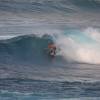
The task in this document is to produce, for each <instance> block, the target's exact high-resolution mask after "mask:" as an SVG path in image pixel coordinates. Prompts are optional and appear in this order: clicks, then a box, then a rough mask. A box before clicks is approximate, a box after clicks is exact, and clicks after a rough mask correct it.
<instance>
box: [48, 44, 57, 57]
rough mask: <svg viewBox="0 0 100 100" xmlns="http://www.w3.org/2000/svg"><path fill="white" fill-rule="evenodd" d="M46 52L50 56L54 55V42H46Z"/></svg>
mask: <svg viewBox="0 0 100 100" xmlns="http://www.w3.org/2000/svg"><path fill="white" fill-rule="evenodd" d="M48 54H49V55H50V56H52V57H54V56H55V55H56V46H55V45H54V43H49V44H48Z"/></svg>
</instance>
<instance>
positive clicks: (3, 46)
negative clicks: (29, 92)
mask: <svg viewBox="0 0 100 100" xmlns="http://www.w3.org/2000/svg"><path fill="white" fill-rule="evenodd" d="M50 42H53V40H52V37H50V36H48V35H43V36H42V37H37V36H35V35H33V36H28V35H26V36H19V37H15V38H12V39H8V40H1V41H0V62H1V63H14V62H15V63H20V62H21V63H22V62H23V63H31V64H32V63H33V64H34V65H35V64H38V65H39V64H47V63H48V64H49V63H52V62H50V57H49V55H48V53H47V52H48V51H47V47H48V43H50ZM58 58H59V57H58ZM60 60H61V59H60ZM60 60H58V62H59V61H60ZM55 62H57V58H56V60H55Z"/></svg>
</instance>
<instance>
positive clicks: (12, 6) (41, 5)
mask: <svg viewBox="0 0 100 100" xmlns="http://www.w3.org/2000/svg"><path fill="white" fill-rule="evenodd" d="M0 9H1V10H4V11H11V12H15V11H16V12H22V11H24V12H46V13H48V12H49V13H50V12H69V13H70V12H75V11H77V10H78V9H80V10H86V9H87V10H91V11H93V10H95V11H97V10H99V9H100V2H99V0H55V1H53V0H38V1H35V0H30V1H29V0H24V1H20V0H1V1H0Z"/></svg>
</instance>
